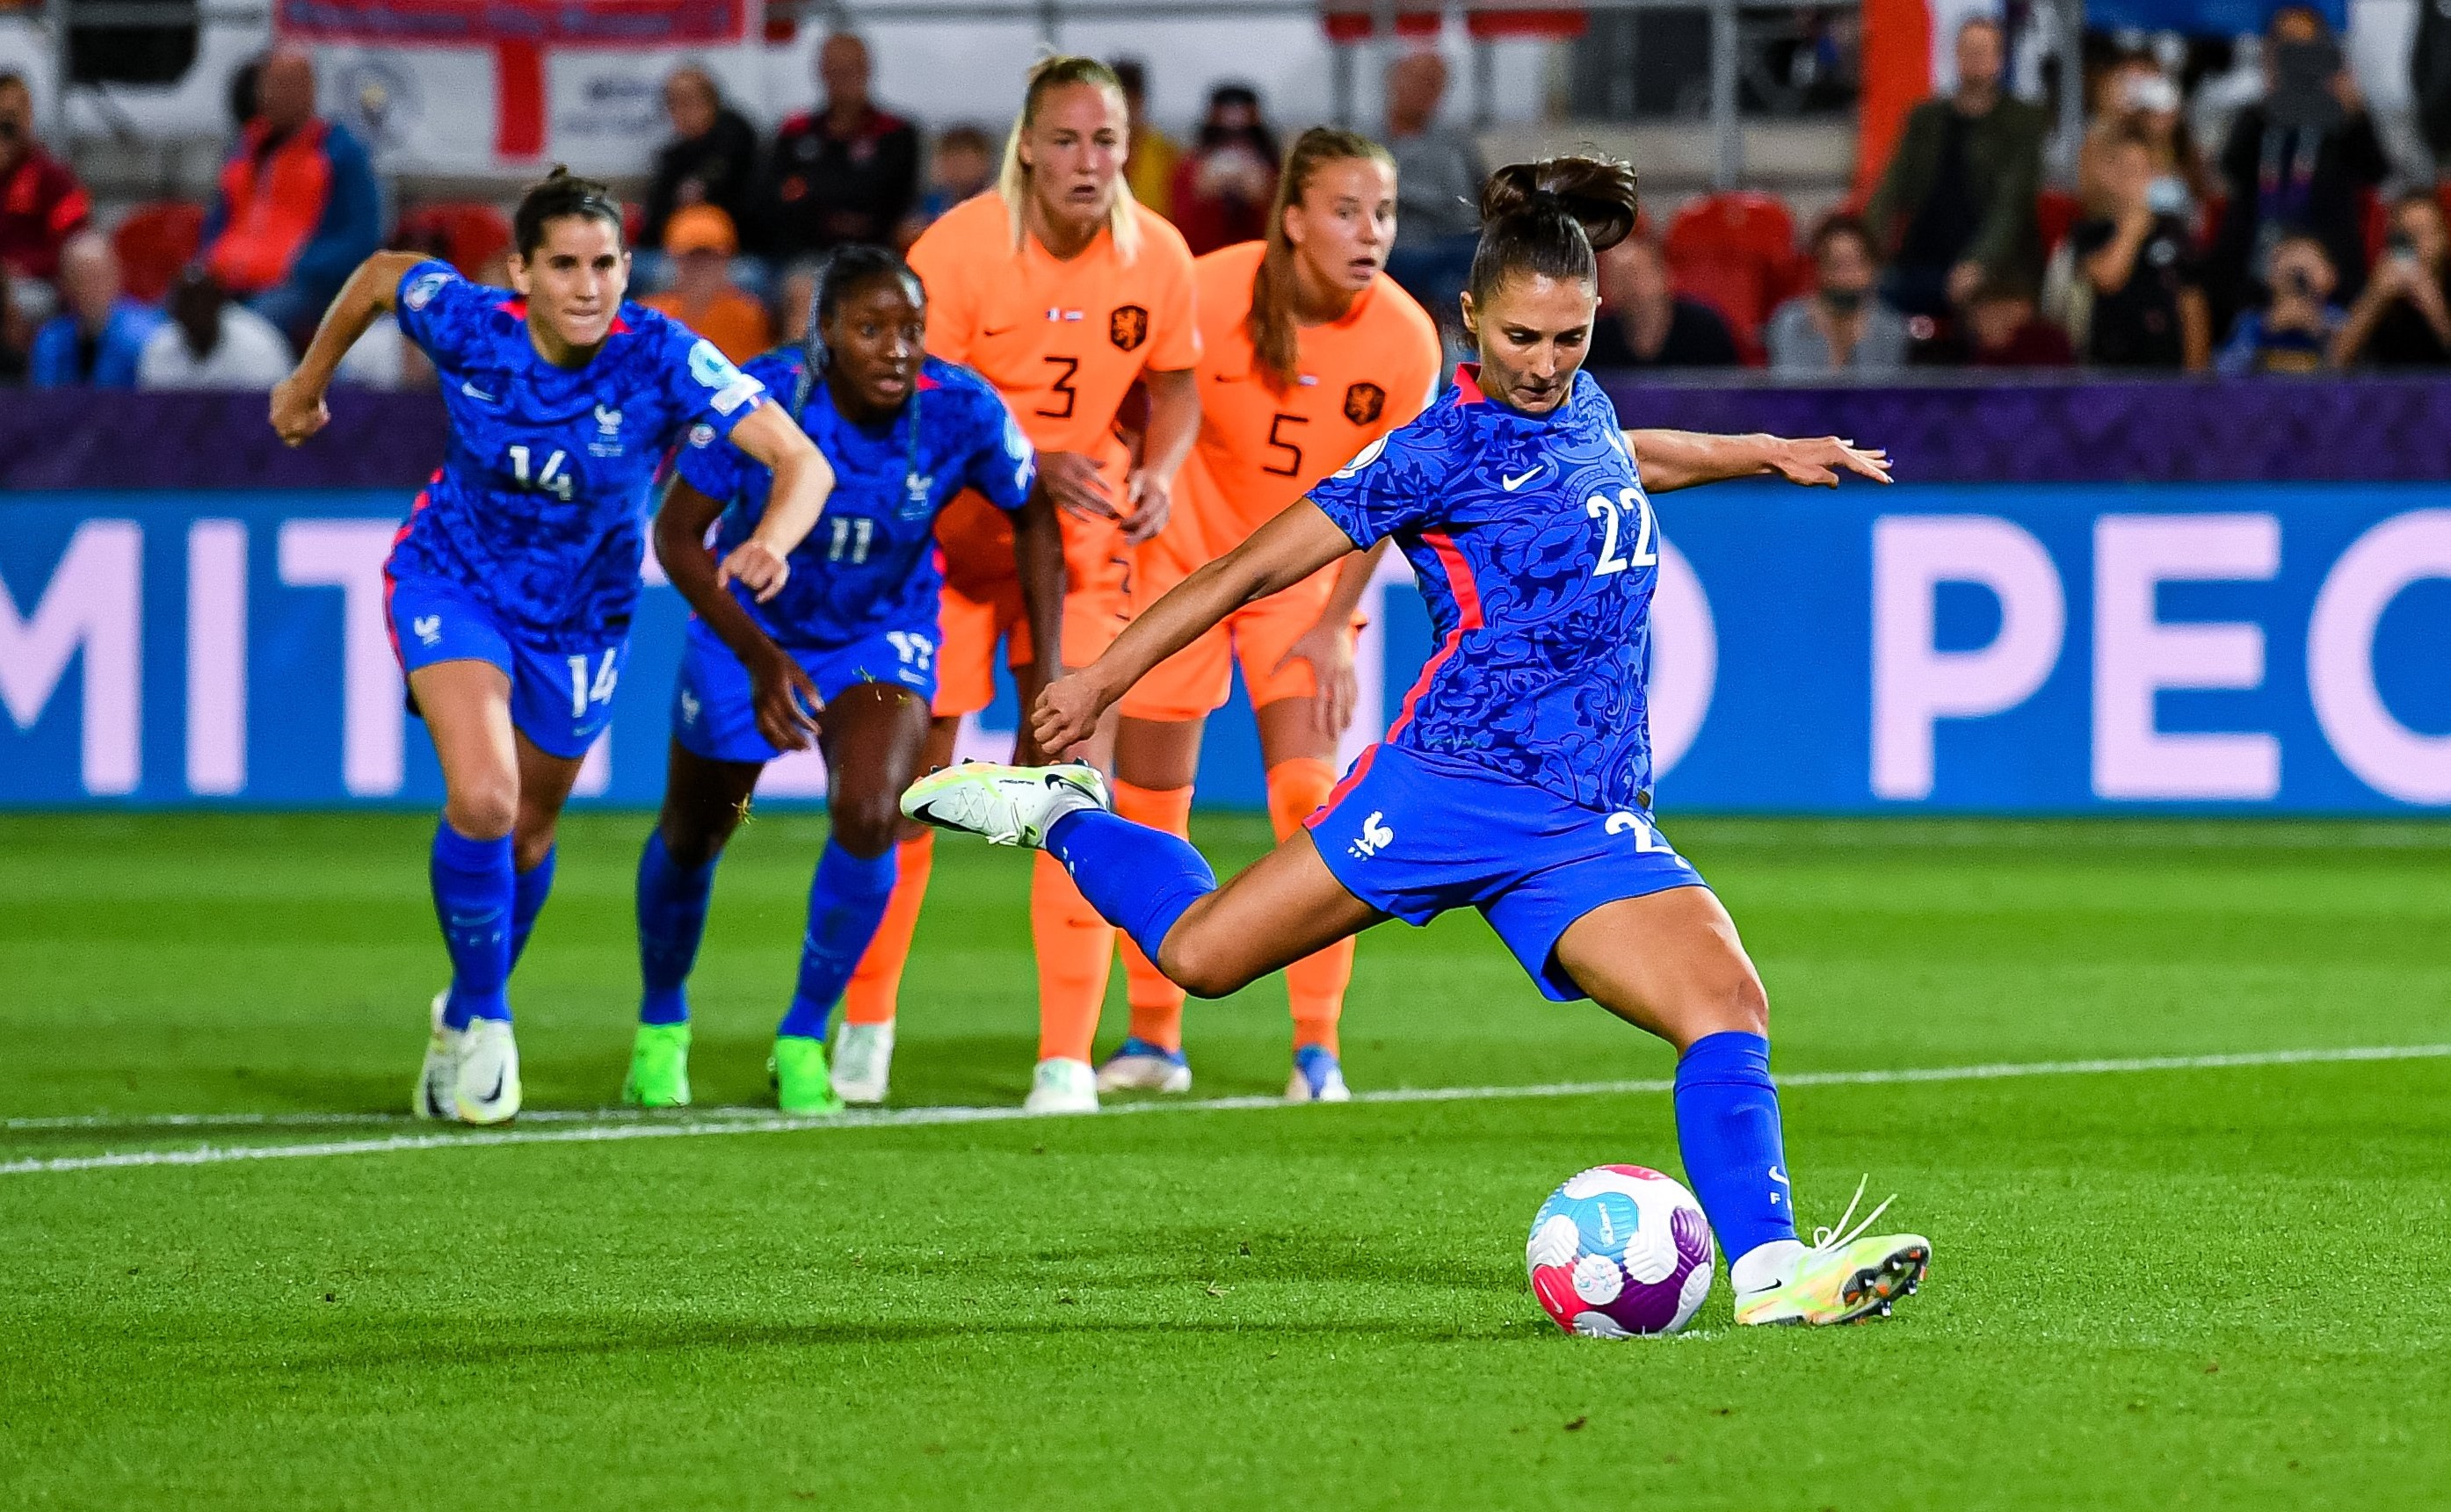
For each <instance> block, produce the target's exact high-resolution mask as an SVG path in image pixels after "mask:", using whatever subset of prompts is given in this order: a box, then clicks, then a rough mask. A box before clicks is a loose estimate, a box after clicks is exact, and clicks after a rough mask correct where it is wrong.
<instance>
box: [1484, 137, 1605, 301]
mask: <svg viewBox="0 0 2451 1512" xmlns="http://www.w3.org/2000/svg"><path fill="white" fill-rule="evenodd" d="M1640 207H1641V206H1640V202H1639V200H1638V199H1637V195H1636V193H1635V179H1634V169H1633V168H1632V167H1630V166H1628V165H1625V164H1623V163H1619V162H1618V160H1616V159H1615V158H1600V157H1589V158H1585V157H1571V158H1542V159H1541V160H1540V161H1539V162H1538V163H1510V164H1508V165H1506V166H1505V167H1502V168H1500V169H1499V170H1498V171H1497V172H1495V173H1493V174H1491V175H1490V176H1489V182H1488V183H1487V184H1484V185H1482V186H1481V191H1480V246H1479V247H1477V248H1476V249H1474V252H1473V255H1472V283H1471V287H1472V297H1473V300H1475V301H1476V302H1478V301H1480V300H1483V299H1486V298H1487V297H1488V296H1489V293H1490V291H1491V290H1493V289H1495V288H1497V287H1498V285H1499V284H1500V282H1501V281H1503V280H1504V279H1505V278H1506V277H1507V275H1509V274H1511V273H1539V274H1546V275H1547V276H1548V277H1550V278H1553V279H1597V278H1598V275H1599V263H1598V258H1597V256H1596V254H1598V253H1601V252H1605V251H1607V250H1608V249H1609V248H1610V247H1613V246H1615V245H1617V244H1618V242H1622V241H1624V240H1625V239H1626V238H1627V237H1628V236H1630V235H1632V234H1633V232H1634V222H1635V217H1636V215H1637V212H1638V211H1639V209H1640Z"/></svg>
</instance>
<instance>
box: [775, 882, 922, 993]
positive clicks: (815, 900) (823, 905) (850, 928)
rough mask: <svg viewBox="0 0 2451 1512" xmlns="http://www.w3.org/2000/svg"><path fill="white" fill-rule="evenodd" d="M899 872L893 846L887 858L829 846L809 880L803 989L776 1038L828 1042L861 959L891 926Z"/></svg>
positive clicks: (799, 989)
mask: <svg viewBox="0 0 2451 1512" xmlns="http://www.w3.org/2000/svg"><path fill="white" fill-rule="evenodd" d="M899 870H900V868H899V863H898V862H897V860H896V857H895V853H894V851H893V850H892V848H891V847H889V848H888V849H887V850H886V852H885V854H884V855H882V856H869V857H860V856H854V855H853V854H852V853H851V852H850V851H847V850H845V849H843V848H842V846H841V845H839V844H837V843H834V842H833V841H831V840H829V841H827V842H826V849H825V854H824V855H822V856H819V857H818V858H817V873H816V875H815V876H814V877H813V878H811V879H810V880H809V927H808V933H807V934H806V935H805V936H804V937H802V939H801V941H800V981H799V986H798V987H797V989H796V990H794V992H793V994H792V1006H791V1008H790V1009H789V1010H787V1011H786V1012H785V1013H784V1015H783V1021H782V1022H781V1023H780V1024H778V1025H777V1026H775V1033H776V1034H778V1035H794V1036H798V1037H804V1038H809V1039H823V1038H824V1037H826V1020H827V1019H828V1018H831V1017H832V1016H833V1009H834V1001H835V999H836V998H840V997H841V996H842V994H843V988H844V987H846V986H848V985H849V984H850V982H851V974H852V972H853V969H854V968H856V967H857V966H858V965H859V958H860V957H862V956H864V955H866V954H868V942H869V941H870V940H873V939H875V938H876V926H877V925H879V924H881V923H883V922H884V921H885V905H886V903H887V902H888V901H890V900H891V899H892V897H893V880H894V878H895V877H896V876H897V875H899Z"/></svg>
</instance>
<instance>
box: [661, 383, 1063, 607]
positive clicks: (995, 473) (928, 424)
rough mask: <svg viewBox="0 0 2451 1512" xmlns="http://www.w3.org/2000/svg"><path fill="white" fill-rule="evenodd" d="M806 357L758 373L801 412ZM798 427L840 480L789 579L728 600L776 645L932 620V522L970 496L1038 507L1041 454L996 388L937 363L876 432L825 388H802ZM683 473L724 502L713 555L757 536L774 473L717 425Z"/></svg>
mask: <svg viewBox="0 0 2451 1512" xmlns="http://www.w3.org/2000/svg"><path fill="white" fill-rule="evenodd" d="M805 360H806V359H804V358H803V357H802V356H801V355H800V354H799V353H798V352H796V351H785V352H770V353H768V354H767V355H766V356H764V357H761V358H758V359H756V360H755V361H753V362H751V363H750V364H749V367H748V369H747V371H748V373H749V375H750V377H752V378H756V379H758V380H760V381H762V382H763V383H764V384H765V385H766V386H767V388H768V389H770V390H771V391H773V393H774V394H775V396H776V397H779V398H781V399H782V400H783V401H784V402H785V403H787V404H789V403H793V402H795V401H796V400H797V398H798V396H799V393H800V390H801V388H802V387H803V384H802V382H801V378H802V374H803V371H804V367H803V364H804V362H805ZM805 386H806V388H807V391H808V397H807V400H806V402H805V403H801V404H800V406H799V415H798V419H799V422H800V428H801V429H802V430H805V431H807V432H808V433H809V438H810V439H811V440H814V441H815V442H816V443H817V450H818V451H820V452H822V453H824V454H825V457H826V460H827V461H828V462H829V463H831V464H832V465H833V470H834V491H833V494H831V495H829V496H828V497H827V499H826V512H825V515H824V517H823V518H821V519H819V520H818V521H817V528H816V529H815V530H814V531H811V532H810V533H809V534H808V537H807V538H806V539H804V540H803V541H801V542H800V544H799V545H798V546H797V547H796V548H794V550H793V552H792V556H791V563H792V575H791V579H790V580H789V581H788V582H786V583H785V584H784V585H783V591H781V592H779V593H777V594H775V596H774V597H773V598H771V599H769V600H767V601H766V602H765V603H763V604H760V603H758V602H756V601H755V599H754V598H753V597H752V596H751V595H750V594H749V592H748V591H746V590H745V589H742V588H741V587H740V586H739V585H737V584H735V585H734V588H733V591H734V594H735V596H736V597H737V598H738V599H739V600H740V602H741V604H742V605H743V606H744V607H746V608H747V609H748V611H749V613H750V616H751V617H752V618H754V619H755V620H756V621H757V622H758V624H759V625H760V626H761V627H763V628H764V630H765V631H766V633H767V634H769V635H772V636H773V637H774V638H775V641H776V643H777V644H780V645H784V646H800V647H828V646H840V645H843V644H845V643H846V642H850V641H854V640H857V639H860V638H861V637H862V636H866V635H873V634H875V633H876V632H877V631H879V630H899V629H907V628H912V627H920V626H933V625H934V624H935V623H936V611H937V596H938V591H939V590H940V589H941V588H942V587H943V586H944V581H945V572H944V567H943V564H942V563H941V562H940V561H939V560H938V558H937V553H936V541H935V525H936V514H937V512H938V511H940V510H942V509H943V508H944V507H945V506H946V505H948V504H950V503H951V502H952V500H953V496H954V495H955V494H959V493H960V492H961V491H962V490H964V489H966V488H973V489H976V490H978V491H979V493H980V494H984V495H985V496H986V497H987V500H988V502H989V503H990V504H993V505H994V506H996V507H997V508H998V509H1002V510H1017V509H1019V508H1021V507H1022V505H1023V504H1025V503H1027V502H1029V488H1030V484H1031V482H1032V481H1033V480H1034V479H1035V478H1036V477H1037V473H1038V460H1037V457H1038V454H1037V452H1036V451H1035V450H1034V449H1033V448H1032V447H1031V446H1030V444H1029V436H1025V435H1024V434H1022V430H1021V427H1020V426H1019V425H1018V424H1016V423H1015V422H1014V420H1013V417H1012V412H1011V411H1010V410H1008V409H1006V408H1005V403H1004V400H1003V399H1002V398H1001V397H998V396H997V394H996V391H995V390H994V389H992V388H990V387H989V386H988V381H987V379H985V378H981V377H979V376H978V375H977V374H975V373H973V372H971V370H970V369H969V368H966V367H961V366H958V365H956V364H954V363H951V362H944V361H939V360H938V359H935V358H932V357H931V358H929V359H925V360H924V361H923V362H922V363H921V365H920V369H919V382H918V385H917V391H916V392H915V393H913V394H912V396H911V398H910V399H909V400H908V401H907V402H906V403H904V405H903V406H902V413H901V414H899V415H897V416H895V417H894V418H893V421H892V424H890V425H888V426H886V427H885V428H884V429H882V430H871V429H869V428H867V427H865V426H861V425H857V424H854V423H853V422H852V421H851V420H849V419H846V418H844V417H843V416H842V414H841V412H840V411H838V410H836V409H835V408H834V401H833V393H832V391H831V390H829V389H828V388H827V387H826V385H825V384H824V382H822V381H811V382H809V383H808V384H806V385H805ZM680 475H681V476H682V477H683V478H684V479H686V480H688V482H689V485H690V486H691V487H692V488H695V489H696V490H697V491H698V492H699V493H701V494H705V495H706V496H707V497H709V498H711V499H716V500H717V501H719V502H721V503H722V504H723V505H724V512H723V518H722V521H721V522H720V523H719V524H718V525H717V526H716V542H715V550H716V554H717V555H718V556H720V555H722V554H724V553H726V552H730V551H731V550H732V549H733V548H734V547H735V546H737V545H739V544H740V543H741V542H742V541H745V540H747V539H748V538H749V533H750V532H752V531H754V530H755V529H756V528H757V521H758V519H759V518H760V517H761V516H762V515H764V514H765V513H766V493H767V489H768V488H769V487H770V486H771V485H772V484H773V482H774V474H772V473H771V472H769V471H768V470H767V468H766V467H765V465H764V464H763V463H761V462H758V461H757V460H755V458H753V457H750V456H747V455H745V454H744V453H742V452H741V450H740V449H739V448H738V447H736V446H734V445H732V444H731V443H730V442H728V441H726V440H724V439H723V438H722V437H721V436H719V435H717V434H716V429H715V427H713V426H711V425H706V426H700V427H698V428H696V429H695V430H693V431H691V432H690V439H689V445H688V446H686V447H684V448H682V449H681V459H680Z"/></svg>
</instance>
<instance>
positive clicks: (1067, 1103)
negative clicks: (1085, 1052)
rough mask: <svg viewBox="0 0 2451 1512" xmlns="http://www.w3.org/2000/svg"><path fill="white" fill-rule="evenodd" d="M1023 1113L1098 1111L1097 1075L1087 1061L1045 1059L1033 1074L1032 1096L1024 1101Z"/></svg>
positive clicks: (1031, 1077)
mask: <svg viewBox="0 0 2451 1512" xmlns="http://www.w3.org/2000/svg"><path fill="white" fill-rule="evenodd" d="M1021 1111H1022V1112H1024V1113H1096V1112H1097V1111H1098V1074H1097V1073H1096V1072H1095V1071H1092V1070H1090V1069H1089V1063H1088V1061H1086V1060H1068V1059H1065V1058H1064V1057H1062V1056H1055V1057H1051V1058H1049V1059H1046V1060H1042V1061H1040V1062H1039V1063H1038V1069H1037V1070H1036V1071H1035V1072H1032V1073H1031V1074H1030V1077H1029V1096H1028V1097H1026V1098H1024V1099H1022V1104H1021Z"/></svg>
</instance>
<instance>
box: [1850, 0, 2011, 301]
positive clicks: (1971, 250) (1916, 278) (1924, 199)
mask: <svg viewBox="0 0 2451 1512" xmlns="http://www.w3.org/2000/svg"><path fill="white" fill-rule="evenodd" d="M2004 52H2005V48H2004V46H2003V39H2002V36H2001V31H2000V23H1999V22H1998V21H1996V20H1993V19H1992V18H1990V17H1989V16H1976V17H1973V18H1972V19H1971V20H1969V21H1967V22H1966V23H1964V24H1963V25H1961V26H1960V27H1959V28H1958V29H1957V90H1956V92H1955V93H1954V94H1951V96H1950V97H1949V98H1948V99H1945V100H1926V101H1925V102H1923V103H1922V104H1921V105H1918V106H1916V107H1914V109H1913V110H1912V112H1910V113H1909V114H1908V116H1907V122H1906V129H1905V130H1904V132H1903V133H1901V134H1900V136H1899V138H1898V145H1897V150H1896V151H1895V152H1894V153H1892V155H1891V158H1890V165H1889V168H1888V170H1887V171H1886V172H1884V173H1883V174H1882V175H1881V183H1880V186H1879V187H1878V188H1876V189H1874V190H1873V199H1872V203H1871V204H1870V206H1869V207H1868V208H1867V210H1866V212H1865V219H1866V221H1867V223H1869V224H1870V225H1871V227H1872V233H1873V244H1874V245H1875V246H1876V247H1879V248H1882V249H1884V250H1886V251H1889V252H1890V253H1891V254H1892V258H1893V261H1892V264H1891V266H1890V270H1889V275H1888V279H1887V290H1888V294H1889V299H1890V302H1891V303H1892V305H1894V306H1895V307H1896V308H1898V309H1900V310H1903V311H1905V312H1906V313H1907V314H1909V315H1929V316H1942V315H1946V314H1948V313H1949V310H1950V307H1951V305H1954V304H1957V303H1959V302H1961V301H1963V300H1966V299H1968V298H1969V297H1970V296H1971V295H1972V294H1973V293H1974V291H1975V289H1976V288H1977V287H1979V286H1981V285H1982V284H1983V283H1984V282H1986V281H2004V282H2008V283H2011V284H2014V285H2017V286H2019V287H2031V286H2033V285H2035V284H2036V283H2038V282H2039V281H2041V276H2042V265H2043V247H2042V237H2041V234H2040V233H2039V232H2038V231H2036V229H2035V227H2034V195H2035V192H2036V191H2037V190H2038V189H2040V188H2041V187H2042V180H2043V139H2044V137H2045V135H2046V134H2047V133H2048V132H2049V121H2048V120H2047V119H2046V118H2045V116H2044V113H2043V110H2042V108H2041V107H2039V106H2035V105H2030V104H2029V103H2027V102H2026V101H2023V100H2019V99H2016V98H2014V97H2012V96H2010V94H2009V93H2008V92H2007V90H2006V89H2004V88H2003V87H2002V85H2001V69H2002V66H2003V63H2004V61H2005V57H2004Z"/></svg>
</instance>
